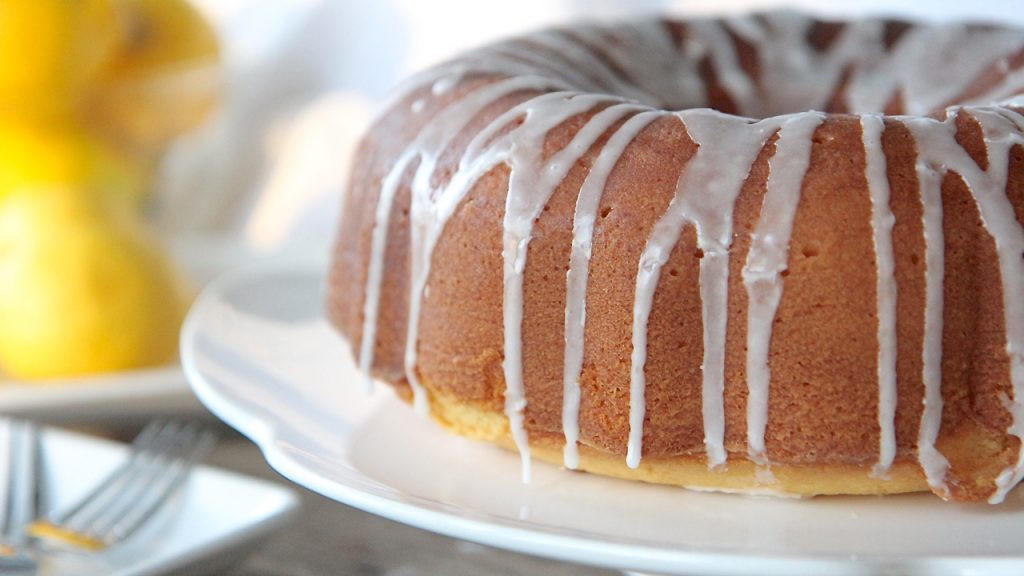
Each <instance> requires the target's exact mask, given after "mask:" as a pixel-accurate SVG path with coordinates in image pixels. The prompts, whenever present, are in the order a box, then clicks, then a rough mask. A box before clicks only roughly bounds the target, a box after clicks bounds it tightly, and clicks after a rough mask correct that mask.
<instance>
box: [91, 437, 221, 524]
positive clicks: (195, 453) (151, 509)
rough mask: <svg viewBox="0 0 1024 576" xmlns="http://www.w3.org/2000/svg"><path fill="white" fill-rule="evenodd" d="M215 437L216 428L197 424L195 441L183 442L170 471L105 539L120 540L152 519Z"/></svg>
mask: <svg viewBox="0 0 1024 576" xmlns="http://www.w3.org/2000/svg"><path fill="white" fill-rule="evenodd" d="M215 439H216V436H215V435H214V434H213V432H212V431H210V430H208V429H203V428H195V429H194V431H193V434H192V438H191V441H190V442H188V443H187V444H185V443H183V444H180V445H179V447H178V450H177V451H176V456H175V458H174V459H173V460H171V461H170V463H169V465H168V466H167V468H168V470H167V473H166V474H164V475H162V476H161V477H160V479H159V481H158V482H155V483H153V484H151V485H150V487H149V490H148V492H147V493H146V494H143V495H141V496H140V498H139V503H138V505H136V506H134V507H131V508H128V510H127V511H126V513H124V514H122V515H121V517H120V518H119V519H118V520H117V522H115V523H114V524H113V525H112V526H111V527H110V529H109V531H108V536H106V538H105V539H107V540H111V541H115V542H117V541H120V540H122V539H124V538H127V537H128V536H130V535H131V534H132V533H133V532H135V530H137V529H138V528H139V527H140V526H141V525H142V524H144V523H145V522H146V521H147V520H149V519H150V518H151V517H152V516H153V515H154V514H155V513H156V511H157V510H159V509H160V506H161V505H162V504H163V503H164V501H166V500H167V498H168V497H169V496H170V495H171V494H172V493H174V491H175V490H177V488H178V487H179V486H181V484H182V483H183V482H184V481H185V479H186V478H187V477H188V472H189V470H191V468H192V466H193V465H194V464H195V463H196V462H197V461H199V460H200V459H201V458H202V457H203V456H205V455H206V454H207V453H208V452H209V451H210V449H211V448H212V447H213V443H214V441H215Z"/></svg>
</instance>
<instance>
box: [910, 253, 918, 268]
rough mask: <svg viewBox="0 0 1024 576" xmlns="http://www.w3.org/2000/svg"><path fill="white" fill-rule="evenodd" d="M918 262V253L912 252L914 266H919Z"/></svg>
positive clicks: (911, 261) (911, 257) (911, 259)
mask: <svg viewBox="0 0 1024 576" xmlns="http://www.w3.org/2000/svg"><path fill="white" fill-rule="evenodd" d="M917 262H918V258H917V254H911V255H910V263H911V264H913V265H914V266H917Z"/></svg>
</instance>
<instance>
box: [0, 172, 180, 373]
mask: <svg viewBox="0 0 1024 576" xmlns="http://www.w3.org/2000/svg"><path fill="white" fill-rule="evenodd" d="M188 294H189V292H188V290H187V289H186V288H185V284H184V282H183V281H182V277H181V276H180V275H179V274H178V272H177V271H176V270H175V268H174V266H173V263H172V262H171V261H170V259H169V258H168V256H167V255H166V254H165V252H164V251H163V250H161V248H160V246H159V245H158V243H157V242H156V240H155V239H154V237H153V236H152V234H151V233H150V231H148V230H147V229H146V227H145V226H144V222H143V221H142V220H141V218H140V217H139V216H138V214H137V213H136V212H135V211H133V210H131V209H130V208H129V207H128V206H127V205H126V204H125V203H123V202H118V201H112V200H111V198H110V197H109V196H107V195H103V194H91V193H84V192H83V190H81V189H80V188H76V187H74V186H59V185H41V186H39V187H36V188H27V187H22V188H19V189H18V190H14V191H8V193H7V194H5V195H3V196H2V199H0V367H2V369H3V370H4V371H5V372H6V373H7V374H8V375H9V376H12V377H14V378H18V379H39V378H54V377H61V376H70V375H79V374H89V373H96V372H109V371H117V370H124V369H129V368H136V367H142V366H151V365H157V364H162V363H165V362H167V361H169V360H171V359H173V358H174V357H175V355H176V352H177V341H178V330H179V327H180V324H181V321H182V318H183V316H184V313H185V311H186V308H187V305H188V301H189V297H188Z"/></svg>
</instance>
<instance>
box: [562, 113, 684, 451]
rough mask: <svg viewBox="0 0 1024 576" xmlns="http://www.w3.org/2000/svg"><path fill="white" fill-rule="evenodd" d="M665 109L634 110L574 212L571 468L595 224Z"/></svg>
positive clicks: (568, 367)
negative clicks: (614, 181)
mask: <svg viewBox="0 0 1024 576" xmlns="http://www.w3.org/2000/svg"><path fill="white" fill-rule="evenodd" d="M663 114H664V112H659V111H653V110H649V111H645V112H641V113H639V114H636V115H635V116H633V117H632V118H630V119H629V120H627V121H626V122H624V123H623V124H622V126H621V127H619V128H618V129H617V130H616V131H615V133H614V134H612V136H611V138H609V139H608V142H607V143H605V145H604V147H602V149H601V153H600V154H599V155H598V157H597V159H596V160H594V165H593V167H592V168H591V170H590V173H589V174H587V177H586V179H585V180H584V181H583V185H582V186H581V187H580V193H579V196H578V197H577V199H576V210H575V212H574V214H573V225H572V248H571V252H570V256H569V270H568V271H567V272H566V274H565V283H566V298H565V362H564V371H563V372H564V376H563V379H562V391H563V398H562V431H563V434H564V435H565V447H564V449H563V462H564V465H565V467H566V468H569V469H570V470H573V469H576V468H577V467H578V466H579V448H578V446H577V444H578V442H579V436H580V425H579V413H580V383H579V379H580V375H581V374H582V372H583V328H584V326H585V325H586V310H587V305H586V302H587V277H588V275H589V271H590V257H591V254H592V248H593V239H594V224H595V222H596V221H597V212H598V208H599V207H600V203H601V197H602V195H603V194H604V189H605V185H606V184H607V182H608V178H609V177H610V176H611V173H612V171H613V170H614V169H615V166H616V165H617V164H618V161H619V158H621V157H622V154H623V153H624V152H625V150H626V147H627V146H628V145H629V144H630V143H631V142H632V141H633V140H634V139H635V138H636V136H637V135H638V134H639V133H640V131H641V130H643V129H644V128H645V127H647V125H649V124H650V123H651V122H653V121H654V120H655V119H656V118H658V117H659V116H661V115H663Z"/></svg>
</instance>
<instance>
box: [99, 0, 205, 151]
mask: <svg viewBox="0 0 1024 576" xmlns="http://www.w3.org/2000/svg"><path fill="white" fill-rule="evenodd" d="M114 2H115V6H116V7H117V9H118V14H119V15H120V17H121V29H122V32H121V36H120V43H119V45H118V47H117V49H116V50H115V51H114V53H113V54H112V57H111V58H110V59H109V60H108V61H107V62H106V64H105V65H104V66H103V68H102V69H101V70H100V73H99V78H98V80H97V83H96V86H95V88H94V90H93V91H92V92H91V95H90V97H89V98H88V99H87V100H86V109H85V113H84V115H83V116H84V117H85V118H86V119H87V120H88V121H90V122H92V123H94V124H95V125H97V126H99V127H100V129H101V130H103V131H105V132H106V133H108V134H111V135H113V136H114V137H115V138H117V139H119V140H120V141H122V142H124V143H126V144H128V145H130V146H132V147H134V148H136V149H139V150H144V151H150V152H158V151H159V150H160V149H161V148H162V147H163V146H165V145H166V144H167V142H168V141H169V140H171V139H172V138H174V137H175V136H178V135H180V134H182V133H184V132H186V131H188V130H191V129H193V128H195V127H196V126H198V125H199V124H200V123H201V122H202V121H203V120H205V119H206V118H207V117H208V116H209V115H210V113H211V111H212V110H213V109H214V108H215V107H216V104H217V102H218V99H219V97H220V93H221V69H220V64H219V57H220V45H219V42H218V39H217V35H216V33H215V31H214V30H213V29H212V28H211V27H210V25H209V23H207V22H206V20H205V19H204V18H203V16H202V15H201V14H200V13H199V12H198V11H196V9H195V8H194V7H193V6H192V5H191V4H189V2H188V1H187V0H114Z"/></svg>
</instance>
